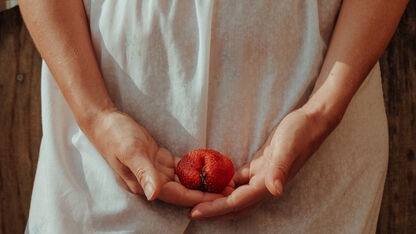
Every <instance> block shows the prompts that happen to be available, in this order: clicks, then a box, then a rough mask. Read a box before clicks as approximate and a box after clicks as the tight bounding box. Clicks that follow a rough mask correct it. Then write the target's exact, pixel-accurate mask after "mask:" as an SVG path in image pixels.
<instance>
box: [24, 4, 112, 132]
mask: <svg viewBox="0 0 416 234" xmlns="http://www.w3.org/2000/svg"><path fill="white" fill-rule="evenodd" d="M19 4H20V10H21V12H22V16H23V18H24V20H25V23H26V25H27V27H28V29H29V31H30V34H31V36H32V38H33V40H34V42H35V44H36V46H37V48H38V50H39V52H40V54H41V55H42V57H43V59H44V60H45V62H46V63H47V65H48V67H49V69H50V70H51V72H52V74H53V76H54V78H55V80H56V82H57V83H58V86H59V88H60V89H61V91H62V93H63V95H64V97H65V99H66V100H67V102H68V104H69V105H70V107H71V110H72V112H73V113H74V116H75V118H76V120H77V122H78V124H79V126H80V127H81V128H82V129H83V130H88V128H89V127H90V126H91V123H92V120H94V119H95V118H96V117H99V116H100V113H103V112H110V111H113V110H114V105H113V103H112V101H111V99H110V97H109V95H108V93H107V90H106V87H105V85H104V81H103V78H102V76H101V73H100V69H99V67H98V64H97V60H96V58H95V54H94V51H93V47H92V42H91V38H90V35H89V29H88V24H87V18H86V15H85V11H84V6H83V3H82V1H80V0H78V1H54V0H42V1H36V0H22V1H19ZM91 90H94V92H91Z"/></svg>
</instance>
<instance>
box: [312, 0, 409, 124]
mask: <svg viewBox="0 0 416 234" xmlns="http://www.w3.org/2000/svg"><path fill="white" fill-rule="evenodd" d="M407 2H408V0H395V1H388V0H371V1H363V0H344V1H343V3H342V8H341V11H340V14H339V17H338V20H337V24H336V27H335V30H334V33H333V36H332V39H331V43H330V45H329V49H328V52H327V55H326V57H325V61H324V64H323V66H322V69H321V72H320V75H319V78H318V80H317V83H316V85H315V88H314V91H313V93H314V94H313V95H312V97H311V98H310V100H309V101H308V103H307V104H306V105H305V106H304V108H305V109H308V111H309V112H310V113H312V114H313V115H316V117H318V118H320V119H327V120H328V122H329V124H330V125H336V123H338V122H339V120H340V119H341V118H342V115H343V113H344V112H345V110H346V108H347V106H348V103H349V102H350V101H351V99H352V97H353V96H354V94H355V92H356V91H357V89H358V88H359V86H360V85H361V84H362V82H363V81H364V79H365V78H366V76H367V75H368V73H369V71H370V70H371V68H372V67H373V66H374V64H375V63H376V62H377V60H378V59H379V57H380V56H381V54H382V53H383V51H384V49H385V48H386V46H387V44H388V43H389V41H390V38H391V37H392V35H393V33H394V32H395V30H396V27H397V25H398V23H399V21H400V18H401V16H402V14H403V12H404V10H405V8H406V5H407Z"/></svg>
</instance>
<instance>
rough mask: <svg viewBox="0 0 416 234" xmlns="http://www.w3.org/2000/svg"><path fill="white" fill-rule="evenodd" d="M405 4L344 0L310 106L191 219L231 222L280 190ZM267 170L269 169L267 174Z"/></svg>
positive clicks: (332, 124)
mask: <svg viewBox="0 0 416 234" xmlns="http://www.w3.org/2000/svg"><path fill="white" fill-rule="evenodd" d="M407 3H408V1H407V0H397V1H388V0H372V1H362V0H344V1H343V2H342V5H341V10H340V14H339V17H338V20H337V23H336V26H335V29H334V33H333V35H332V38H331V41H330V45H329V49H328V52H327V54H326V56H325V59H324V64H323V66H322V69H321V72H320V74H319V77H318V79H317V82H316V84H315V87H314V90H313V92H312V95H311V97H310V98H309V100H308V101H307V102H306V104H304V105H303V106H302V107H300V108H299V109H297V110H294V111H293V112H291V113H289V114H288V115H287V116H286V117H285V118H284V119H283V120H282V121H281V122H280V123H279V124H278V125H277V126H276V127H275V129H274V130H273V131H272V133H271V134H270V136H269V137H268V139H267V141H266V142H265V143H264V145H263V146H262V147H261V148H260V149H259V150H258V152H257V153H256V154H255V155H254V156H253V160H252V161H251V162H249V163H248V164H246V165H244V166H242V167H241V168H240V169H239V170H238V171H237V173H236V174H235V177H234V181H235V182H236V184H237V185H240V186H239V187H238V188H237V189H235V190H234V191H233V192H232V193H231V194H230V195H229V196H227V197H224V198H219V199H217V200H215V201H210V202H203V203H201V204H198V205H196V206H195V207H194V208H193V209H192V211H191V212H190V217H191V218H194V219H219V218H220V219H230V218H231V219H235V218H238V217H240V216H242V215H244V214H246V213H248V212H250V211H251V210H252V209H253V208H255V207H256V206H258V205H259V204H260V203H261V202H262V201H264V200H265V199H267V198H268V197H270V196H279V195H281V194H282V192H283V186H284V184H285V183H287V181H289V180H290V179H291V178H292V177H293V176H294V175H295V174H296V172H297V171H298V170H299V169H300V168H301V167H302V166H303V165H304V163H305V162H306V160H307V159H308V158H309V157H310V156H311V155H312V154H313V153H314V152H315V151H316V150H317V149H318V148H319V146H320V145H321V144H322V142H323V141H324V140H325V138H326V137H327V136H328V135H329V134H330V133H331V132H332V131H333V130H334V129H335V128H336V126H337V125H338V124H339V122H340V121H341V119H342V116H343V115H344V113H345V111H346V109H347V107H348V104H349V102H350V101H351V99H352V97H353V96H354V94H355V93H356V91H357V89H358V88H359V87H360V85H361V84H362V82H363V81H364V80H365V78H366V76H367V75H368V73H369V72H370V70H371V69H372V67H373V66H374V65H375V63H376V62H377V60H378V58H379V57H380V56H381V54H382V52H383V51H384V49H385V47H386V46H387V44H388V42H389V41H390V39H391V37H392V35H393V33H394V32H395V29H396V27H397V25H398V23H399V21H400V18H401V16H402V14H403V12H404V10H405V8H406V5H407ZM265 168H267V169H265Z"/></svg>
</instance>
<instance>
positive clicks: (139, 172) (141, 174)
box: [134, 168, 146, 184]
mask: <svg viewBox="0 0 416 234" xmlns="http://www.w3.org/2000/svg"><path fill="white" fill-rule="evenodd" d="M145 175H146V170H145V169H144V168H138V169H136V170H135V171H134V176H136V178H137V180H138V182H139V183H140V184H142V182H143V179H144V177H145Z"/></svg>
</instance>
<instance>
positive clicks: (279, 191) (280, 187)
mask: <svg viewBox="0 0 416 234" xmlns="http://www.w3.org/2000/svg"><path fill="white" fill-rule="evenodd" d="M274 188H275V189H276V193H277V194H276V195H281V194H282V192H283V184H282V182H281V181H280V180H276V181H275V182H274Z"/></svg>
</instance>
